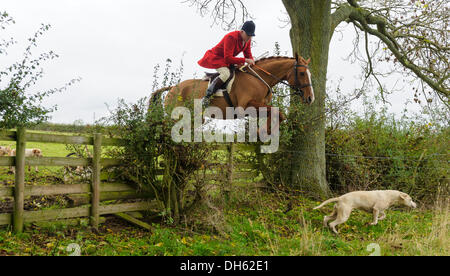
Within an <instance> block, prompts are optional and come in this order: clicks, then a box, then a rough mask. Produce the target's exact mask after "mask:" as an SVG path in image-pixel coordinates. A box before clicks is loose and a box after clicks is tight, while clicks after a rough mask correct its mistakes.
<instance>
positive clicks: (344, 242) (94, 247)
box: [0, 190, 450, 256]
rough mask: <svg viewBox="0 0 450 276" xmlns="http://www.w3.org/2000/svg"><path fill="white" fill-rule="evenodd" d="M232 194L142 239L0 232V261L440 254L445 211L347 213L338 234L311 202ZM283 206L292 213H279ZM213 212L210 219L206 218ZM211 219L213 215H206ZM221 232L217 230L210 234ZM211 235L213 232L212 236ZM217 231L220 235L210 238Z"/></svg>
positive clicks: (85, 232)
mask: <svg viewBox="0 0 450 276" xmlns="http://www.w3.org/2000/svg"><path fill="white" fill-rule="evenodd" d="M238 195H243V193H242V191H237V190H236V191H235V194H234V195H233V197H232V199H231V202H230V203H229V204H227V205H224V206H222V207H223V208H222V207H221V208H219V210H220V211H221V214H220V215H219V217H220V219H219V220H213V219H211V217H212V214H211V209H208V208H206V209H202V210H199V212H198V214H197V215H198V217H203V220H202V219H198V220H197V223H193V224H190V225H184V226H177V227H175V226H173V225H167V224H164V223H153V227H154V230H153V231H152V232H147V231H145V230H141V229H138V228H135V227H133V226H131V225H128V224H126V223H125V222H123V221H120V220H118V219H116V218H114V217H108V218H107V221H106V222H105V223H104V224H102V226H101V227H100V231H99V233H94V232H92V231H91V230H90V229H89V227H87V226H75V227H74V226H68V225H65V224H64V223H60V224H59V225H56V226H55V225H52V226H50V227H37V226H30V227H28V228H27V230H26V231H25V232H24V233H22V234H13V233H12V232H11V231H10V229H8V228H3V229H0V255H69V254H70V253H72V251H68V246H69V245H70V244H74V243H75V244H77V246H79V248H80V253H81V255H152V256H153V255H156V256H172V255H177V256H185V255H189V256H190V255H200V256H205V255H206V256H209V255H219V256H231V255H238V256H239V255H252V256H253V255H277V256H278V255H281V256H292V255H295V256H297V255H302V256H303V255H312V256H315V255H331V256H339V255H363V256H364V255H369V254H371V253H372V250H370V249H369V248H368V246H369V245H370V244H373V243H375V244H377V245H379V249H380V254H381V255H388V256H389V255H401V256H403V255H448V254H449V253H450V248H449V234H448V228H449V224H448V218H449V212H448V211H449V208H448V206H447V207H443V206H437V207H436V208H435V209H433V210H403V209H402V210H389V212H388V213H387V217H386V219H385V220H383V221H380V223H379V224H378V225H376V226H369V225H367V224H368V222H369V221H370V220H371V215H370V214H367V213H364V212H360V211H354V213H353V214H352V216H351V217H350V219H349V220H348V221H347V223H345V224H342V225H340V227H339V226H338V230H339V232H340V234H339V235H335V234H333V233H332V232H331V231H330V230H329V229H327V228H324V227H323V226H322V218H323V216H324V215H325V213H327V212H330V211H331V207H332V205H330V206H327V207H324V208H323V211H320V210H312V207H314V206H316V205H317V203H318V202H315V201H311V200H309V199H305V198H302V197H291V198H289V199H280V197H279V196H277V195H276V194H272V193H263V192H261V191H257V190H252V191H250V190H247V191H246V193H245V196H244V197H245V198H242V197H241V196H240V197H237V196H238ZM288 202H291V203H292V204H293V205H294V206H295V207H294V208H293V209H292V210H290V211H289V212H287V213H284V210H286V208H287V207H286V206H287V204H288ZM213 213H214V212H213ZM213 215H214V214H213ZM218 225H221V226H222V227H217V226H218ZM213 229H216V230H213ZM217 229H220V231H217Z"/></svg>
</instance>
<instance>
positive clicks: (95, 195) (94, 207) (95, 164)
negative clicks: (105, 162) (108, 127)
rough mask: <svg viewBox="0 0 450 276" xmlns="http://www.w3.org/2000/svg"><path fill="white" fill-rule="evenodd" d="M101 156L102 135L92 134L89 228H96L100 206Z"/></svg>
mask: <svg viewBox="0 0 450 276" xmlns="http://www.w3.org/2000/svg"><path fill="white" fill-rule="evenodd" d="M101 155H102V134H100V133H95V134H94V156H93V158H92V186H91V226H92V227H94V228H95V229H97V228H98V222H99V213H98V208H99V205H100V158H101Z"/></svg>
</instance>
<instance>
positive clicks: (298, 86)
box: [241, 61, 312, 97]
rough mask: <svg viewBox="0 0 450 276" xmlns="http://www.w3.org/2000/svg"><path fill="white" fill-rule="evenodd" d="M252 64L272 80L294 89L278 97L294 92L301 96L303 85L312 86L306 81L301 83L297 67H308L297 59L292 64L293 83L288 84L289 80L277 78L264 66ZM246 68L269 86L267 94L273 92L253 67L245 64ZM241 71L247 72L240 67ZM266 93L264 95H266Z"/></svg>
mask: <svg viewBox="0 0 450 276" xmlns="http://www.w3.org/2000/svg"><path fill="white" fill-rule="evenodd" d="M252 66H254V67H255V68H256V69H259V70H261V71H262V72H264V73H265V74H266V75H268V76H270V77H271V78H273V79H274V80H276V81H277V82H278V83H281V84H284V85H286V86H288V87H289V88H291V89H292V90H295V92H294V93H291V94H288V95H284V96H280V97H287V96H291V95H296V94H298V95H300V97H303V94H304V92H303V90H302V89H303V88H305V87H309V86H312V85H311V83H307V84H303V85H302V84H301V82H300V80H299V79H298V75H297V68H298V67H304V68H306V69H309V67H308V66H306V65H302V64H298V63H297V61H296V62H295V65H294V76H295V84H294V85H291V84H289V82H287V81H285V80H283V79H280V78H278V77H277V76H275V75H274V74H272V73H270V72H269V71H267V70H265V69H264V68H262V67H260V66H258V65H256V64H254V65H252ZM247 68H248V69H250V71H252V73H253V74H255V75H254V76H255V77H256V78H258V79H259V80H260V81H262V82H263V83H264V84H265V85H266V86H267V87H268V88H269V92H268V93H267V95H269V93H274V92H273V90H272V87H271V86H270V85H269V84H268V83H267V82H266V81H265V80H264V79H263V78H262V77H261V76H260V75H259V74H258V73H256V72H255V70H253V68H251V67H250V65H249V66H247ZM241 71H242V72H245V73H248V72H246V71H244V70H243V68H241ZM248 74H249V73H248ZM267 95H266V97H267Z"/></svg>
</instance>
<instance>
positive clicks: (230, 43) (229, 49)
mask: <svg viewBox="0 0 450 276" xmlns="http://www.w3.org/2000/svg"><path fill="white" fill-rule="evenodd" d="M236 43H237V41H236V40H235V39H234V38H233V37H232V36H231V35H229V36H226V37H225V41H224V45H223V51H224V53H223V54H224V55H223V56H224V58H225V62H226V63H228V64H241V63H245V58H237V57H234V56H233V54H234V53H233V52H234V48H235V47H236Z"/></svg>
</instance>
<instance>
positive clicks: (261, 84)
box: [150, 54, 314, 134]
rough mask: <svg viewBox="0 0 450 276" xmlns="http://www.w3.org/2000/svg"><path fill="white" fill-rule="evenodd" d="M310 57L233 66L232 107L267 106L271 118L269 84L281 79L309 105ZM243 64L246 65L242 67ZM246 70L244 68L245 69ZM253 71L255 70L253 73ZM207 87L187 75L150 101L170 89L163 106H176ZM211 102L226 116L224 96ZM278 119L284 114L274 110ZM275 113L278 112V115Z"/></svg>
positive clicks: (311, 95) (311, 97)
mask: <svg viewBox="0 0 450 276" xmlns="http://www.w3.org/2000/svg"><path fill="white" fill-rule="evenodd" d="M310 61H311V59H308V60H305V59H304V58H303V57H299V56H298V55H297V54H295V58H291V57H281V56H273V57H266V58H262V59H259V60H257V61H256V63H255V65H248V66H247V69H246V71H245V72H242V71H239V70H236V72H235V79H234V82H233V84H232V87H231V91H228V92H229V97H230V100H231V103H232V105H233V106H234V107H242V109H243V110H245V109H246V108H248V107H254V108H255V109H256V111H257V114H260V113H259V109H260V108H266V110H267V113H266V114H267V118H271V112H273V111H274V110H272V106H271V105H269V103H270V102H271V100H272V87H273V86H275V85H276V84H278V83H283V84H285V85H287V86H289V87H290V88H291V89H293V90H294V91H295V92H294V93H293V94H297V95H299V96H300V97H301V99H302V102H303V103H304V104H308V105H311V104H312V103H313V102H314V90H313V87H312V83H311V73H310V71H309V68H308V64H309V63H310ZM244 68H245V67H244ZM244 70H245V69H244ZM255 73H256V74H255ZM207 88H208V81H205V80H202V79H190V80H185V81H182V82H180V83H179V84H178V85H176V86H171V87H165V88H162V89H159V90H157V91H155V92H154V93H153V94H152V96H151V99H150V102H155V101H157V99H158V98H159V99H160V98H161V94H162V93H163V92H164V91H167V90H169V92H168V93H167V95H166V96H165V99H164V106H165V107H166V108H167V107H168V106H172V107H176V106H180V105H182V104H183V103H184V102H187V101H189V100H192V99H201V98H202V97H203V96H204V95H205V93H206V89H207ZM210 106H215V107H218V108H219V109H220V110H221V111H222V114H223V115H224V116H223V119H227V118H231V117H229V116H227V115H226V114H227V107H230V105H229V104H228V102H227V101H226V99H225V98H224V97H213V98H212V99H211V101H210ZM274 115H275V116H276V117H278V119H279V120H278V122H280V123H281V122H282V121H283V120H285V115H284V114H282V113H281V112H279V113H278V114H274ZM277 115H278V116H277ZM266 130H267V133H268V134H270V130H271V120H270V119H268V120H267V126H266Z"/></svg>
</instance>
